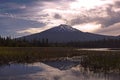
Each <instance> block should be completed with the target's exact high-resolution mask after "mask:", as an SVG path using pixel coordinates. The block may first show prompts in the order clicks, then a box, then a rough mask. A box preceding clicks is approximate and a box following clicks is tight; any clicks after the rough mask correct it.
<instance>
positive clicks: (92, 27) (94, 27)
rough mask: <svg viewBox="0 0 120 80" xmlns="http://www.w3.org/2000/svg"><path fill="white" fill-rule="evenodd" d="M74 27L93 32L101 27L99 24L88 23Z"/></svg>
mask: <svg viewBox="0 0 120 80" xmlns="http://www.w3.org/2000/svg"><path fill="white" fill-rule="evenodd" d="M74 28H77V29H79V30H81V31H83V32H95V31H97V30H98V29H101V24H95V23H88V24H82V25H75V26H74Z"/></svg>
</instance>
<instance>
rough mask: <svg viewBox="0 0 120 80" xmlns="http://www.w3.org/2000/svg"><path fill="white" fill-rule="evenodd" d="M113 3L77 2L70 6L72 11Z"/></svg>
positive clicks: (108, 0) (97, 1)
mask: <svg viewBox="0 0 120 80" xmlns="http://www.w3.org/2000/svg"><path fill="white" fill-rule="evenodd" d="M108 3H112V1H110V0H76V1H75V2H73V3H71V4H70V8H71V9H80V8H86V9H91V8H95V7H96V6H101V5H104V4H108Z"/></svg>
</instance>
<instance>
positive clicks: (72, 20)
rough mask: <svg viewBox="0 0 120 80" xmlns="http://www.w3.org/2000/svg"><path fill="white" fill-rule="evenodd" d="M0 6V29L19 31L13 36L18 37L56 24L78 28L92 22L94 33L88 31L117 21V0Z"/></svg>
mask: <svg viewBox="0 0 120 80" xmlns="http://www.w3.org/2000/svg"><path fill="white" fill-rule="evenodd" d="M93 2H94V3H95V4H93ZM0 3H1V5H0V17H2V18H1V19H0V21H1V22H0V23H1V24H0V25H1V26H0V27H1V30H5V29H6V30H5V31H7V30H8V27H9V28H10V30H12V29H13V30H12V31H13V32H16V30H17V31H22V32H21V33H17V34H22V35H25V34H23V33H25V32H27V33H28V34H31V33H33V32H39V31H42V29H43V30H44V27H45V28H46V27H48V28H50V27H49V26H51V27H53V26H57V25H59V24H69V25H71V26H77V27H76V28H78V29H81V26H82V27H86V25H88V24H90V25H93V23H94V25H93V28H94V29H95V30H93V29H92V30H91V31H89V30H88V32H92V31H97V30H98V26H99V29H101V28H103V29H104V28H105V27H110V26H112V25H114V24H117V23H119V22H120V18H119V17H120V5H119V4H120V1H119V0H90V1H88V0H84V1H82V0H0ZM87 3H89V4H87ZM80 4H81V5H80ZM3 17H4V19H3ZM16 25H17V26H16ZM95 26H96V27H95ZM91 28H92V27H91ZM46 29H47V28H46ZM82 29H83V28H82ZM82 29H81V30H82ZM83 31H86V30H83ZM96 33H97V32H96Z"/></svg>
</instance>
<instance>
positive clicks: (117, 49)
mask: <svg viewBox="0 0 120 80" xmlns="http://www.w3.org/2000/svg"><path fill="white" fill-rule="evenodd" d="M77 50H86V51H120V48H80V49H77Z"/></svg>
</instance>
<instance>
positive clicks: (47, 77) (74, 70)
mask: <svg viewBox="0 0 120 80" xmlns="http://www.w3.org/2000/svg"><path fill="white" fill-rule="evenodd" d="M119 76H120V75H119V74H118V73H109V74H108V73H107V74H105V73H94V72H93V71H89V68H86V69H85V68H83V67H81V65H80V64H79V63H78V62H71V61H54V62H53V61H48V62H44V63H40V62H38V63H34V64H11V65H10V66H2V67H0V80H120V77H119Z"/></svg>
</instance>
